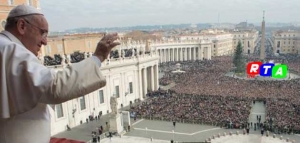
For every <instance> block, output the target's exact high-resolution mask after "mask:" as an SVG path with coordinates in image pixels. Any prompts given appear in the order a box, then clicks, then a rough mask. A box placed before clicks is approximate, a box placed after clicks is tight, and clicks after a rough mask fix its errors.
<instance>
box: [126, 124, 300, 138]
mask: <svg viewBox="0 0 300 143" xmlns="http://www.w3.org/2000/svg"><path fill="white" fill-rule="evenodd" d="M133 128H134V129H133V130H131V131H130V132H128V133H126V134H125V136H134V137H144V138H148V139H150V138H151V137H152V138H154V139H159V140H167V141H170V140H172V139H174V141H176V142H177V141H179V142H183V141H185V142H204V141H205V140H206V139H208V138H209V137H212V136H213V135H218V134H219V133H220V134H221V135H223V134H224V132H226V134H227V135H228V134H229V132H232V133H236V131H239V133H240V134H241V133H242V131H243V130H241V129H224V128H219V127H216V126H208V125H199V124H186V123H185V124H184V123H176V127H175V128H174V127H173V124H172V122H166V121H153V120H140V121H138V122H137V123H136V124H134V125H133ZM146 128H147V130H146ZM172 130H174V133H173V131H172ZM250 135H257V136H256V137H258V138H259V139H261V136H260V132H259V131H256V132H254V131H253V129H250ZM270 135H273V134H272V133H270ZM248 136H249V135H248ZM280 136H283V138H284V139H286V138H289V139H291V140H296V141H297V142H300V136H298V135H286V134H283V135H280ZM277 137H279V135H277ZM235 141H236V140H235ZM242 142H243V143H244V142H245V143H252V142H251V140H247V139H246V140H244V141H242ZM253 143H255V142H253Z"/></svg>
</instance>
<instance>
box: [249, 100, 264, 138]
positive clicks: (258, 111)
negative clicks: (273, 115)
mask: <svg viewBox="0 0 300 143" xmlns="http://www.w3.org/2000/svg"><path fill="white" fill-rule="evenodd" d="M265 114H266V106H265V105H264V103H263V102H258V101H256V102H255V104H253V102H252V108H251V112H250V115H249V120H248V122H249V123H251V122H252V124H253V126H252V127H251V125H250V129H251V130H250V133H251V132H256V133H258V134H260V130H261V129H257V128H256V131H254V123H258V120H257V116H261V121H260V122H261V123H263V122H265V120H266V116H265Z"/></svg>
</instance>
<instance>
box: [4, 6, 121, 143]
mask: <svg viewBox="0 0 300 143" xmlns="http://www.w3.org/2000/svg"><path fill="white" fill-rule="evenodd" d="M47 34H48V23H47V20H46V19H45V17H44V16H43V14H42V13H41V12H40V11H38V10H37V9H35V8H34V7H31V6H27V5H19V6H17V7H15V8H14V9H12V10H11V11H10V13H9V14H8V17H7V20H6V25H5V30H4V31H2V32H1V33H0V143H49V141H50V119H49V118H50V114H49V111H48V108H47V104H60V103H63V102H65V101H68V100H71V99H74V98H78V97H80V96H83V95H86V94H88V93H90V92H93V91H95V90H97V89H99V88H101V87H103V86H105V84H106V80H105V77H104V76H103V75H102V73H101V72H100V69H99V68H100V67H101V62H103V61H104V60H105V59H106V58H107V56H108V54H109V52H110V51H111V49H112V48H113V47H115V46H116V45H119V43H118V42H114V41H115V40H117V38H118V35H117V34H116V33H115V34H107V35H105V36H104V37H103V38H102V39H101V40H100V42H99V43H98V45H97V47H96V51H95V53H94V54H93V56H92V57H90V58H87V59H85V60H83V61H81V62H79V63H76V64H72V66H70V67H67V68H65V69H64V70H63V71H59V72H57V73H56V72H55V71H54V70H52V69H48V68H47V67H45V66H44V65H42V64H41V63H40V62H39V60H38V58H37V55H38V52H39V50H40V48H41V46H42V45H47Z"/></svg>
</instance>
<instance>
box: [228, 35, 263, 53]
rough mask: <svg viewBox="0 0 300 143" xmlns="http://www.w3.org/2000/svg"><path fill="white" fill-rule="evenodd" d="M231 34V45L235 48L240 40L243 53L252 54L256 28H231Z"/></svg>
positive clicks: (255, 42) (256, 36)
mask: <svg viewBox="0 0 300 143" xmlns="http://www.w3.org/2000/svg"><path fill="white" fill-rule="evenodd" d="M230 33H231V34H232V35H233V40H232V42H233V43H232V46H233V48H234V49H235V48H236V47H237V44H238V42H239V41H241V42H242V46H243V48H244V54H253V52H254V48H255V46H256V44H257V42H258V41H257V39H258V35H259V32H258V31H256V30H232V31H230Z"/></svg>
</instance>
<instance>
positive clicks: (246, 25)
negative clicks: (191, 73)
mask: <svg viewBox="0 0 300 143" xmlns="http://www.w3.org/2000/svg"><path fill="white" fill-rule="evenodd" d="M254 28H255V26H254V24H251V23H248V22H240V23H239V24H237V25H235V29H239V30H251V29H254Z"/></svg>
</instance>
